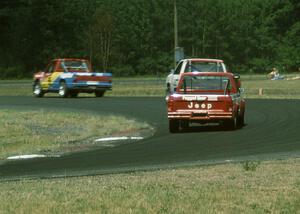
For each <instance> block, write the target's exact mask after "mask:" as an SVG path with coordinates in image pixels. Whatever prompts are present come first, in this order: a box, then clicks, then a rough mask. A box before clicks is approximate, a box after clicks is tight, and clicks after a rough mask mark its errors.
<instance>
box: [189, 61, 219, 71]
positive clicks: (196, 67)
mask: <svg viewBox="0 0 300 214" xmlns="http://www.w3.org/2000/svg"><path fill="white" fill-rule="evenodd" d="M185 72H224V69H223V66H222V63H220V62H203V61H190V62H189V63H188V65H187V66H186V68H185Z"/></svg>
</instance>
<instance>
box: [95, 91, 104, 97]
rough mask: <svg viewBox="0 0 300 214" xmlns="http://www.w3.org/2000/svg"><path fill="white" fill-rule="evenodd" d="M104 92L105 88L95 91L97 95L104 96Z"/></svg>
mask: <svg viewBox="0 0 300 214" xmlns="http://www.w3.org/2000/svg"><path fill="white" fill-rule="evenodd" d="M104 93H105V91H104V90H97V91H95V96H96V97H103V96H104Z"/></svg>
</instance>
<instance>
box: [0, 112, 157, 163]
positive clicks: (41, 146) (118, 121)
mask: <svg viewBox="0 0 300 214" xmlns="http://www.w3.org/2000/svg"><path fill="white" fill-rule="evenodd" d="M78 121H80V123H79V122H78ZM0 124H1V126H0V151H1V153H0V159H4V158H6V157H7V156H11V155H20V154H32V153H40V154H48V155H49V154H53V153H54V154H61V153H66V152H74V151H78V150H80V151H81V150H87V149H90V148H91V147H94V146H111V145H107V144H106V145H103V143H102V144H99V143H95V142H94V140H95V138H100V137H105V136H124V135H125V136H132V135H133V136H142V135H144V134H150V132H151V130H152V131H153V129H152V127H150V126H149V125H148V124H146V123H142V122H137V121H135V120H133V119H128V118H125V117H122V116H113V115H106V116H104V115H97V114H92V113H87V112H80V114H78V112H67V111H49V110H38V111H17V110H8V109H6V110H1V111H0Z"/></svg>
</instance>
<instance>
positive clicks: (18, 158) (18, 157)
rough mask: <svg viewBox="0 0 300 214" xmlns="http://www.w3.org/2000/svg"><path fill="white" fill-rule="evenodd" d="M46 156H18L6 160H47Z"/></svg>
mask: <svg viewBox="0 0 300 214" xmlns="http://www.w3.org/2000/svg"><path fill="white" fill-rule="evenodd" d="M45 157H47V156H46V155H36V154H33V155H18V156H11V157H8V158H6V159H7V160H20V159H32V158H45Z"/></svg>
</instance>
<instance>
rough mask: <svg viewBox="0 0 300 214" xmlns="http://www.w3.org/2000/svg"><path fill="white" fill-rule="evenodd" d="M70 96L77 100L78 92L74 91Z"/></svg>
mask: <svg viewBox="0 0 300 214" xmlns="http://www.w3.org/2000/svg"><path fill="white" fill-rule="evenodd" d="M70 96H71V97H72V98H76V97H77V96H78V92H77V91H72V92H70Z"/></svg>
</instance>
